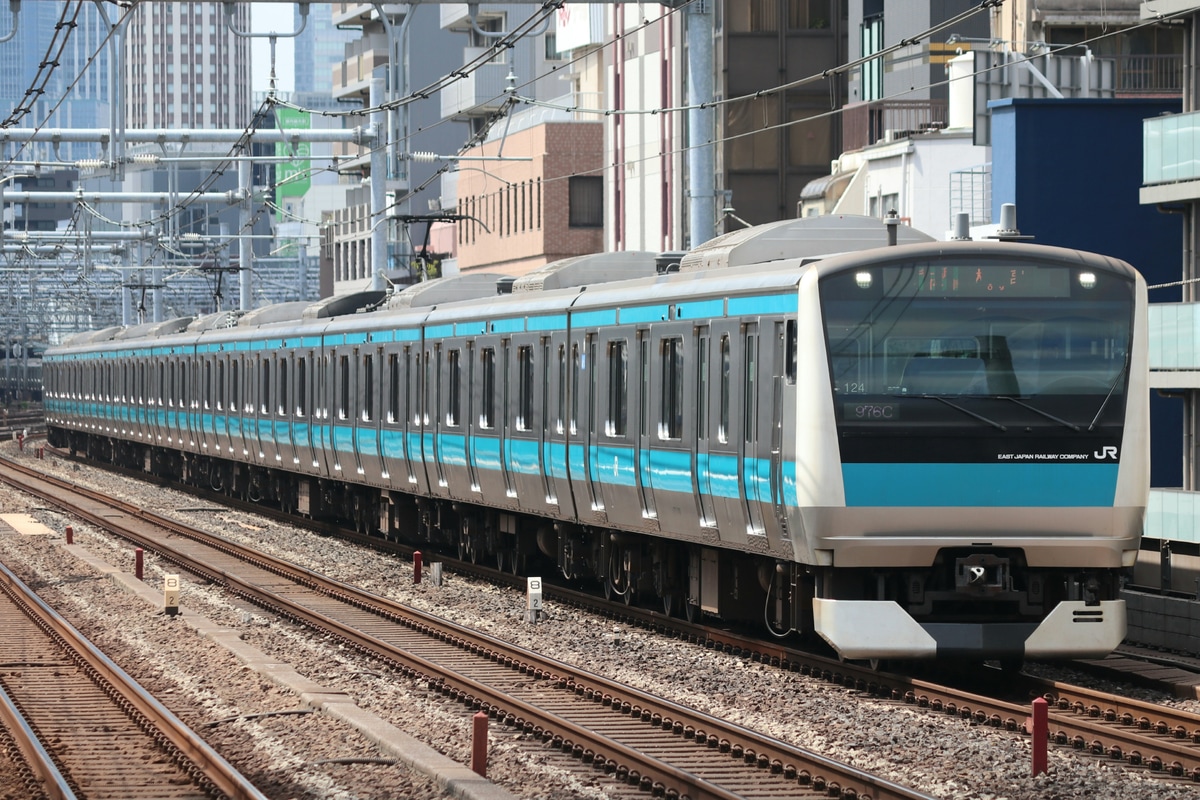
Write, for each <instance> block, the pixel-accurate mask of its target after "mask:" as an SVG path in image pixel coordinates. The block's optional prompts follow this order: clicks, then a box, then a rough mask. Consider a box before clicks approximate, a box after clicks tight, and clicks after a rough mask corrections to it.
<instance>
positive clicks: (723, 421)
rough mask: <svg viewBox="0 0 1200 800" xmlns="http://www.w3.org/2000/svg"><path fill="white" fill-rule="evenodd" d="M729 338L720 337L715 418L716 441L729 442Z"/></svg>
mask: <svg viewBox="0 0 1200 800" xmlns="http://www.w3.org/2000/svg"><path fill="white" fill-rule="evenodd" d="M730 366H731V364H730V359H729V337H728V336H722V337H721V398H720V408H719V409H718V412H717V413H718V417H717V439H718V440H720V441H721V442H722V443H724V442H728V441H729V370H730Z"/></svg>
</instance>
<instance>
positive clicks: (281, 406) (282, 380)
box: [275, 357, 291, 417]
mask: <svg viewBox="0 0 1200 800" xmlns="http://www.w3.org/2000/svg"><path fill="white" fill-rule="evenodd" d="M289 388H290V387H289V385H288V361H287V358H286V357H284V358H281V359H279V402H278V403H276V405H275V409H276V411H275V413H277V414H279V416H281V417H286V416H287V414H288V401H289V400H290V399H291V398H290V397H289V391H288V390H289Z"/></svg>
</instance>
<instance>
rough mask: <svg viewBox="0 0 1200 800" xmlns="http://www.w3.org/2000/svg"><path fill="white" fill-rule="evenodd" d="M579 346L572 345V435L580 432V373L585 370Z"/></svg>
mask: <svg viewBox="0 0 1200 800" xmlns="http://www.w3.org/2000/svg"><path fill="white" fill-rule="evenodd" d="M581 358H582V356H581V354H580V352H579V345H578V344H573V345H571V364H572V370H571V435H575V434H576V433H578V432H579V373H580V371H581V370H582V369H583V363H582V361H581Z"/></svg>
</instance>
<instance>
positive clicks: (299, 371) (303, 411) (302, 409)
mask: <svg viewBox="0 0 1200 800" xmlns="http://www.w3.org/2000/svg"><path fill="white" fill-rule="evenodd" d="M307 414H308V359H307V358H305V357H304V356H300V357H299V358H297V359H296V416H297V417H303V416H306V415H307Z"/></svg>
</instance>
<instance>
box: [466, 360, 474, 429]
mask: <svg viewBox="0 0 1200 800" xmlns="http://www.w3.org/2000/svg"><path fill="white" fill-rule="evenodd" d="M467 388H468V391H467V424H468V425H469V424H471V420H473V419H475V391H474V389H475V345H474V343H472V342H467Z"/></svg>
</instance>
